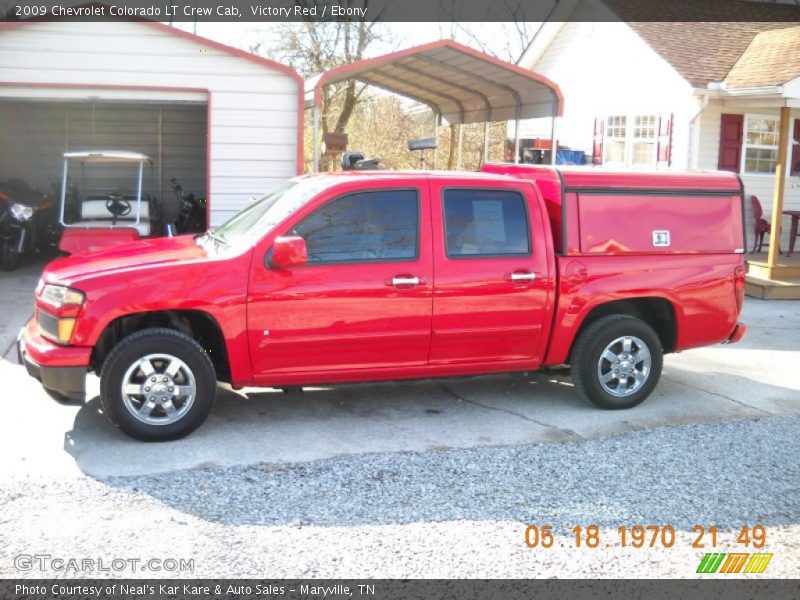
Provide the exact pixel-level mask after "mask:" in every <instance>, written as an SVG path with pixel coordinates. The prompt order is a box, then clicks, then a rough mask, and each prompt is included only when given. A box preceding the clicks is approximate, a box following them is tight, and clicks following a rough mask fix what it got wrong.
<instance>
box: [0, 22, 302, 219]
mask: <svg viewBox="0 0 800 600" xmlns="http://www.w3.org/2000/svg"><path fill="white" fill-rule="evenodd" d="M3 82H6V83H8V82H18V83H33V84H43V85H44V84H68V85H74V84H80V85H82V86H91V85H97V86H123V88H124V87H126V86H152V87H158V88H202V89H203V90H208V98H209V102H210V110H209V124H208V134H209V135H210V136H211V139H210V147H209V181H210V189H209V190H207V191H208V196H209V198H210V200H211V212H212V215H211V219H212V224H218V223H220V222H221V221H223V220H224V219H226V218H228V217H229V216H230V215H232V214H234V213H235V212H236V211H237V210H239V209H240V208H242V207H243V206H245V205H246V204H247V203H248V202H249V201H250V198H251V197H252V196H253V195H257V194H262V193H264V192H268V191H270V190H271V189H273V188H274V187H276V186H277V185H278V184H279V183H280V182H281V181H283V180H285V179H286V178H288V177H292V176H294V175H295V174H296V172H297V143H298V136H297V128H298V114H297V111H298V98H299V93H300V92H301V90H299V89H298V85H299V83H298V82H297V81H296V80H295V79H294V78H292V77H291V76H290V75H289V74H287V73H285V72H282V71H280V70H277V69H274V68H271V67H269V66H266V65H262V64H258V63H256V62H254V61H251V60H247V59H245V58H243V57H240V56H236V55H234V54H231V53H228V52H225V51H223V50H222V49H218V48H216V47H213V46H206V45H204V44H202V43H201V42H198V41H195V40H190V39H186V38H184V37H179V36H178V35H174V34H173V33H171V32H170V31H167V30H162V29H159V28H156V27H153V26H151V25H147V24H143V23H137V22H135V21H125V20H120V21H113V22H107V23H80V22H71V21H67V20H59V21H52V22H42V23H33V24H26V25H25V26H22V27H18V28H14V29H9V30H4V31H0V83H3ZM59 90H61V88H56V87H53V88H46V87H44V88H42V87H38V88H37V87H31V88H30V89H26V88H20V89H17V90H15V92H14V93H16V94H17V95H20V94H21V95H23V96H25V97H28V98H36V97H48V98H50V99H58V98H83V99H88V98H90V97H97V96H101V97H104V98H105V97H115V98H117V99H119V100H125V99H134V98H135V99H137V101H147V100H152V101H157V100H163V97H164V94H162V93H160V92H159V91H157V90H136V91H131V90H124V89H121V90H113V91H111V90H108V89H103V88H102V87H98V88H97V89H82V90H77V91H76V90H75V89H73V90H64V91H63V92H62V91H59ZM8 93H11V90H10V89H9V88H8V87H7V86H6V87H5V88H4V87H3V86H0V99H2V97H3V96H4V95H7V94H8ZM167 95H168V94H167ZM203 141H204V142H205V140H203ZM0 160H2V159H0Z"/></svg>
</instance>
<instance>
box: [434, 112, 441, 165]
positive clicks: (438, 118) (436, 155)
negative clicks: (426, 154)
mask: <svg viewBox="0 0 800 600" xmlns="http://www.w3.org/2000/svg"><path fill="white" fill-rule="evenodd" d="M441 120H442V116H441V114H439V113H438V112H436V111H433V139H434V141H435V142H436V145H435V146H434V147H433V170H434V171H435V170H436V169H437V168H438V161H439V123H440V122H441Z"/></svg>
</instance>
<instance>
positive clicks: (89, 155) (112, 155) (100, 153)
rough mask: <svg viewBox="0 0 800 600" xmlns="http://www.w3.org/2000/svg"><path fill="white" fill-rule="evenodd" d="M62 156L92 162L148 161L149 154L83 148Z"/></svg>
mask: <svg viewBox="0 0 800 600" xmlns="http://www.w3.org/2000/svg"><path fill="white" fill-rule="evenodd" d="M64 158H74V159H78V160H83V161H84V162H93V163H126V162H136V163H141V162H145V161H150V162H152V160H151V159H150V157H149V156H147V155H146V154H141V153H139V152H126V151H124V150H85V151H82V152H65V153H64Z"/></svg>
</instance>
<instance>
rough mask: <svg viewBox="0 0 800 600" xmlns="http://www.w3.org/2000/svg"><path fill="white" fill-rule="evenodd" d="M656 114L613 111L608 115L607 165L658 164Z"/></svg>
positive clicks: (639, 165) (605, 161)
mask: <svg viewBox="0 0 800 600" xmlns="http://www.w3.org/2000/svg"><path fill="white" fill-rule="evenodd" d="M657 123H658V118H657V116H656V115H611V116H609V117H608V118H607V119H606V135H605V143H604V147H605V157H604V161H603V162H604V163H605V164H607V165H612V166H613V165H616V166H630V167H653V166H655V164H656V144H657V141H658V140H657V137H658V134H657V131H656V129H657Z"/></svg>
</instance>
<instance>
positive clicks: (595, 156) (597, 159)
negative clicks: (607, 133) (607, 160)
mask: <svg viewBox="0 0 800 600" xmlns="http://www.w3.org/2000/svg"><path fill="white" fill-rule="evenodd" d="M604 123H605V119H601V118H595V120H594V143H593V144H592V164H593V165H602V164H603V125H604Z"/></svg>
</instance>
